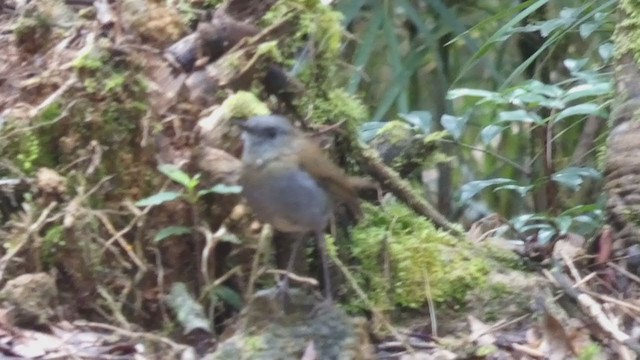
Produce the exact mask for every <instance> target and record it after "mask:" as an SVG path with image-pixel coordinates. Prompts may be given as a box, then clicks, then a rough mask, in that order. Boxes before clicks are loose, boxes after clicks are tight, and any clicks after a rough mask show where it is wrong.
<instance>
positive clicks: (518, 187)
mask: <svg viewBox="0 0 640 360" xmlns="http://www.w3.org/2000/svg"><path fill="white" fill-rule="evenodd" d="M531 189H533V186H532V185H527V186H523V185H516V184H507V185H502V186H498V187H496V188H495V189H493V191H494V192H495V191H500V190H514V191H516V192H517V193H518V195H520V197H522V198H523V197H525V196H526V195H527V193H528V192H529V191H531Z"/></svg>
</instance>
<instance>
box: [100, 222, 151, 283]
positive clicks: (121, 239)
mask: <svg viewBox="0 0 640 360" xmlns="http://www.w3.org/2000/svg"><path fill="white" fill-rule="evenodd" d="M95 216H96V217H97V218H98V219H99V220H100V222H102V225H104V227H105V228H107V230H108V231H109V233H111V235H112V237H111V239H109V241H107V244H111V242H112V241H113V240H114V239H115V240H117V241H118V244H120V247H122V249H123V250H124V251H125V252H126V253H127V255H129V258H130V259H131V260H132V261H133V262H134V263H135V264H136V265H137V266H138V268H139V269H140V270H142V271H146V270H147V265H145V263H144V262H142V260H140V258H138V255H136V254H135V253H134V252H133V250H132V249H131V245H129V243H128V242H127V240H126V239H125V238H124V237H123V235H124V234H125V233H126V232H127V231H129V229H130V228H129V227H128V226H127V227H125V228H124V229H122V230H120V231H116V228H115V227H114V226H113V224H112V223H111V221H110V220H109V219H108V218H107V217H106V216H105V215H104V214H102V213H100V212H96V213H95ZM130 224H135V222H133V221H132V222H131V223H130Z"/></svg>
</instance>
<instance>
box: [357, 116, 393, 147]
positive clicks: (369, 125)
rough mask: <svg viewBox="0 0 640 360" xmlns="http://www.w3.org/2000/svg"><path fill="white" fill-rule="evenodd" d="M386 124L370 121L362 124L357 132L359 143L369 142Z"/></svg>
mask: <svg viewBox="0 0 640 360" xmlns="http://www.w3.org/2000/svg"><path fill="white" fill-rule="evenodd" d="M386 124H387V123H386V122H384V121H370V122H366V123H364V124H362V125H361V126H360V131H359V135H360V141H362V142H364V143H368V142H370V141H371V140H373V139H374V138H375V137H376V135H377V134H378V131H380V129H382V127H383V126H385V125H386Z"/></svg>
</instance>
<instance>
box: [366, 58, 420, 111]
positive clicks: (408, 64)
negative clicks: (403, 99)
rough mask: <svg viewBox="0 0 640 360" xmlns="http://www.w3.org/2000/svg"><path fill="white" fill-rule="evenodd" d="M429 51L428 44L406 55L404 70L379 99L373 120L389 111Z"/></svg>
mask: <svg viewBox="0 0 640 360" xmlns="http://www.w3.org/2000/svg"><path fill="white" fill-rule="evenodd" d="M428 51H429V48H428V47H426V46H423V47H418V48H413V49H411V51H410V53H409V55H407V56H406V60H405V61H404V63H403V64H402V71H401V72H400V73H399V74H398V76H397V77H396V78H395V79H394V80H395V81H394V82H393V83H392V85H391V87H389V88H388V89H387V91H386V92H385V94H384V96H383V97H382V99H381V100H380V101H379V103H378V107H377V108H376V111H375V113H374V114H373V119H372V120H373V121H380V120H381V119H382V118H383V117H384V116H385V114H386V113H387V112H388V111H389V109H390V108H391V106H392V105H393V102H394V101H395V100H396V98H397V97H398V94H400V92H401V91H402V89H404V88H405V87H406V85H407V83H408V82H409V79H410V78H411V76H412V75H413V74H414V73H415V72H416V70H417V69H418V68H419V67H420V66H422V64H423V63H424V61H425V58H424V56H425V55H426V54H427V53H428Z"/></svg>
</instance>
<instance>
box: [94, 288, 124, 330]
mask: <svg viewBox="0 0 640 360" xmlns="http://www.w3.org/2000/svg"><path fill="white" fill-rule="evenodd" d="M96 290H97V291H98V294H100V296H102V298H103V299H104V300H105V301H106V303H107V307H108V308H109V310H111V315H113V317H114V318H115V319H116V321H118V322H119V323H120V324H121V326H123V327H124V328H126V329H127V330H128V329H131V324H130V323H129V322H128V321H127V318H126V317H125V316H124V314H122V303H118V302H117V301H116V300H115V299H114V298H113V296H111V294H109V292H108V291H107V289H105V288H104V287H102V286H97V287H96Z"/></svg>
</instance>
